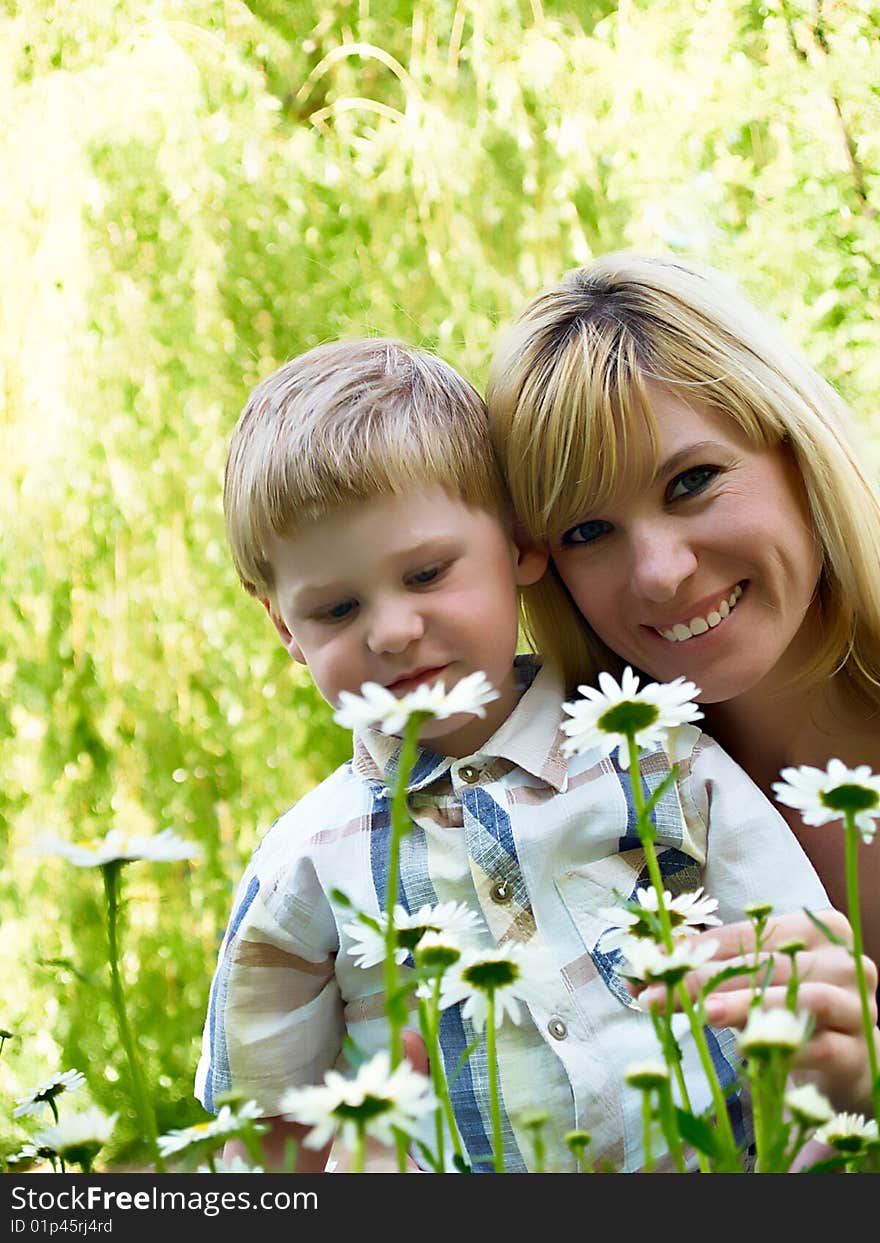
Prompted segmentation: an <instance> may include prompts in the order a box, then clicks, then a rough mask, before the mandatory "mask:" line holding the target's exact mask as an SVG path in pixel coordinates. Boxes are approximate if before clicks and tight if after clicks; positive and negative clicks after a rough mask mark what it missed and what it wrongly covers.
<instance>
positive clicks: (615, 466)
mask: <svg viewBox="0 0 880 1243" xmlns="http://www.w3.org/2000/svg"><path fill="white" fill-rule="evenodd" d="M649 381H652V382H654V383H657V384H661V385H663V386H664V387H665V388H666V389H667V390H669V391H671V392H673V393H675V394H676V395H678V396H680V397H682V398H685V399H687V397H691V398H698V399H699V400H701V401H702V402H705V403H707V404H709V405H711V406H712V407H714V408H715V409H717V410H718V411H720V412H721V413H723V414H724V415H726V416H728V417H729V418H730V419H732V420H733V421H734V423H735V424H736V425H737V426H738V427H739V428H740V429H741V430H742V432H743V433H745V435H746V436H747V438H748V440H749V442H750V443H751V444H752V445H754V446H755V447H774V446H777V445H781V444H785V445H787V446H789V448H790V451H791V452H792V454H793V456H794V459H795V461H796V462H797V465H798V468H799V471H800V474H801V477H802V480H803V484H804V488H805V491H806V495H807V498H808V502H809V507H810V513H811V516H812V521H813V525H814V530H815V533H816V537H817V539H818V541H819V543H820V544H821V548H822V553H823V563H822V573H821V579H820V584H819V599H820V603H821V608H822V619H823V643H822V644H821V646H820V648H819V650H818V651H817V652H816V653H815V659H814V660H813V662H812V664H811V665H810V667H809V669H806V670H804V671H803V676H804V678H805V679H807V680H809V681H813V680H814V679H815V680H819V679H821V678H824V677H827V676H829V675H830V674H831V673H833V672H834V671H835V670H837V669H838V668H841V667H844V666H845V667H846V668H847V670H848V671H849V673H850V674H851V676H852V677H853V679H854V681H855V683H856V684H857V685H858V686H859V687H860V688H861V689H862V690H863V691H867V692H868V694H869V695H870V697H871V698H872V700H874V701H875V702H876V701H878V700H880V498H878V493H877V490H876V487H875V486H874V485H873V484H872V482H871V481H870V479H869V478H868V476H867V475H866V473H865V471H864V469H863V467H862V465H861V464H860V460H859V450H858V449H857V447H856V446H857V443H858V442H857V439H856V436H855V429H854V426H853V424H852V422H851V419H850V417H849V415H848V413H847V410H846V408H845V406H844V405H843V403H842V401H841V400H840V398H839V397H838V396H837V394H836V393H835V392H834V390H833V389H832V388H831V386H830V385H829V384H827V383H826V382H825V381H824V380H823V379H821V377H820V376H818V375H817V374H816V373H815V372H814V371H813V370H812V368H810V367H809V366H808V365H807V364H806V362H804V361H802V360H800V359H799V358H798V357H797V356H796V355H795V354H794V353H792V351H791V350H790V348H789V347H788V346H787V345H786V344H785V343H784V342H783V341H782V340H781V338H780V336H779V335H778V334H777V332H776V331H775V330H774V328H773V327H771V325H770V324H769V323H768V322H767V321H766V320H765V319H764V318H763V317H762V316H761V315H760V314H759V313H758V312H757V311H756V310H755V309H754V308H753V307H752V306H751V305H750V304H749V303H748V302H747V301H746V300H745V299H744V298H743V297H742V296H741V295H740V294H739V293H738V292H737V290H736V289H735V287H734V285H733V283H732V282H731V281H730V280H729V278H727V277H725V276H723V275H722V274H721V273H719V272H716V271H714V270H713V269H711V268H708V267H698V266H696V265H694V264H691V263H688V262H684V261H682V260H680V259H677V258H662V257H654V256H647V255H638V254H632V253H627V252H619V253H615V254H609V255H605V256H603V257H602V258H600V259H597V260H596V261H595V262H594V263H592V264H590V265H589V266H588V267H585V268H578V269H575V270H574V271H571V272H569V273H567V274H566V275H565V277H563V279H562V280H561V281H560V282H559V284H557V285H555V286H554V287H552V288H550V289H547V290H545V291H544V292H543V293H541V294H539V295H538V296H537V297H536V298H535V299H534V300H533V301H532V302H531V303H530V304H529V305H528V306H527V307H526V309H525V311H524V312H523V313H522V315H520V317H519V318H518V320H517V321H516V322H515V323H514V324H513V326H512V327H511V328H510V329H509V331H508V332H507V333H506V334H505V335H504V336H503V337H502V339H501V340H500V343H499V345H498V347H497V349H496V353H495V356H494V358H493V360H492V365H491V369H490V376H489V382H488V387H487V395H486V401H487V405H488V408H489V421H490V425H491V428H492V434H493V438H494V441H495V445H496V451H497V452H498V455H499V458H500V460H501V464H502V468H503V470H504V473H505V476H506V480H507V484H508V488H509V490H510V494H511V499H512V501H513V506H514V511H515V513H516V516H517V519H518V520H519V522H520V523H521V524H522V526H523V528H524V530H525V532H526V534H527V535H528V536H529V537H531V538H532V539H533V540H536V541H542V542H544V541H547V540H548V539H551V538H553V537H557V536H558V535H560V534H561V533H562V532H563V531H564V530H566V529H567V528H568V527H570V526H573V525H574V524H575V523H576V522H578V521H579V520H580V519H582V517H583V516H584V514H585V513H586V512H588V511H592V512H595V511H596V510H601V508H602V507H603V506H604V505H605V504H606V502H607V501H608V500H609V499H610V498H611V497H612V496H614V495H615V492H616V491H617V490H619V488H620V486H621V483H622V481H623V479H624V478H627V479H632V478H633V476H634V475H635V476H636V477H637V478H639V479H645V478H648V477H650V473H651V472H652V471H653V469H654V468H655V467H656V462H657V432H656V427H655V425H654V421H653V418H652V415H651V409H650V403H649V400H648V394H647V390H646V383H647V382H649ZM523 609H524V624H525V629H526V633H527V635H528V637H529V639H530V641H531V642H532V643H533V644H534V645H535V646H536V647H537V649H538V650H539V651H543V652H544V653H545V654H546V655H547V656H548V657H550V658H552V659H555V660H556V661H557V662H558V663H559V664H560V665H561V666H562V668H563V670H564V672H565V674H566V677H567V680H568V682H569V684H570V685H573V684H574V683H576V682H577V681H583V680H584V679H586V680H588V681H594V680H595V677H596V675H597V674H598V672H599V670H600V669H603V668H605V669H610V670H612V671H613V670H615V669H617V670H619V669H620V661H619V659H618V657H617V656H616V655H615V654H614V653H613V652H611V651H609V649H608V648H607V647H605V645H604V644H603V643H602V642H601V641H600V640H599V639H598V637H597V636H596V635H595V634H594V633H593V631H592V630H591V629H590V627H589V625H588V624H587V623H586V622H585V621H584V619H583V618H582V617H581V616H580V614H579V612H578V610H577V606H576V605H575V604H574V602H573V601H572V600H571V599H570V597H569V596H568V593H567V591H566V589H565V587H564V585H563V583H562V581H561V580H560V579H559V577H558V575H556V574H555V573H553V572H552V571H551V573H550V574H548V575H547V576H545V578H544V580H542V582H541V584H540V586H539V587H538V588H531V589H527V590H526V591H525V592H524V593H523Z"/></svg>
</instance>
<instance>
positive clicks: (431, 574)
mask: <svg viewBox="0 0 880 1243" xmlns="http://www.w3.org/2000/svg"><path fill="white" fill-rule="evenodd" d="M445 568H446V567H445V566H443V565H429V566H426V567H425V569H424V570H419V571H418V572H417V573H416V574H410V576H409V579H408V582H409V583H411V584H412V586H414V587H426V586H428V584H429V583H433V582H436V581H437V579H438V578H439V577H440V575H441V574H442V573H443V571H444V569H445Z"/></svg>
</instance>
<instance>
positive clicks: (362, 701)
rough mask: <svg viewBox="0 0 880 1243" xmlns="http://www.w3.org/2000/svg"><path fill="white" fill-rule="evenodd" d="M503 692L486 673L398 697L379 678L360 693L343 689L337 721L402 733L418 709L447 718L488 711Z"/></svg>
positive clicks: (346, 726) (350, 726)
mask: <svg viewBox="0 0 880 1243" xmlns="http://www.w3.org/2000/svg"><path fill="white" fill-rule="evenodd" d="M498 695H499V692H498V691H496V690H495V689H494V688H493V687H492V686H491V685H490V684H489V681H488V679H487V677H486V675H485V673H482V672H479V673H471V674H469V675H468V676H467V677H466V678H462V679H461V680H460V681H459V682H457V683H456V684H455V686H453V688H452V690H451V691H448V692H447V690H446V688H445V686H444V683H443V682H442V680H441V681H439V682H435V683H434V684H433V685H428V684H427V683H423V684H422V685H421V686H417V687H416V688H415V690H413V691H410V692H409V693H408V694H406V695H402V696H401V697H400V699H398V698H397V697H396V696H395V695H393V694H392V693H391V691H389V690H388V688H387V687H385V686H380V685H379V683H378V682H365V683H364V684H363V686H362V687H361V693H360V695H354V694H352V692H351V691H340V692H339V707H338V708H337V710H336V712H335V713H334V715H333V719H334V721H336V723H337V724H338V725H341V726H342V727H343V729H370V728H372V729H379V730H381V731H382V733H383V734H400V733H401V732H402V731H403V729H404V728H405V726H406V723H407V721H408V720H409V719H410V717H411V716H413V715H415V713H416V712H424V713H427V715H428V716H430V717H436V718H437V719H439V720H445V719H446V718H447V717H450V716H456V715H457V714H458V713H466V714H467V715H469V716H480V717H483V716H485V715H486V707H485V705H486V704H487V703H491V702H492V700H493V699H497V698H498Z"/></svg>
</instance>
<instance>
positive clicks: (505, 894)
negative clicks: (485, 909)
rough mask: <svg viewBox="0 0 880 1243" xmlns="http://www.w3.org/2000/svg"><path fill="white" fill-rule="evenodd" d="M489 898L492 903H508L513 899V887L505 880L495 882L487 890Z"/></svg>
mask: <svg viewBox="0 0 880 1243" xmlns="http://www.w3.org/2000/svg"><path fill="white" fill-rule="evenodd" d="M489 897H490V898H491V899H492V901H493V902H498V903H503V902H509V901H510V899H511V898H512V897H513V886H512V885H511V884H509V883H508V881H506V880H497V881H496V882H495V884H494V885H493V886H492V888H491V889H490V890H489Z"/></svg>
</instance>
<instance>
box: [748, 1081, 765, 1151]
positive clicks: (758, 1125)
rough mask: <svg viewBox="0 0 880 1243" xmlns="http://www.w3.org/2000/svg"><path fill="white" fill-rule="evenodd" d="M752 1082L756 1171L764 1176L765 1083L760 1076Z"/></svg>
mask: <svg viewBox="0 0 880 1243" xmlns="http://www.w3.org/2000/svg"><path fill="white" fill-rule="evenodd" d="M751 1082H752V1123H753V1125H754V1128H755V1169H756V1171H757V1172H758V1173H759V1174H763V1173H764V1161H763V1156H764V1153H765V1152H766V1151H767V1128H766V1126H765V1124H764V1099H763V1097H764V1083H763V1079H762V1076H761V1075H760V1074H753V1075H752V1076H751Z"/></svg>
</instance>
